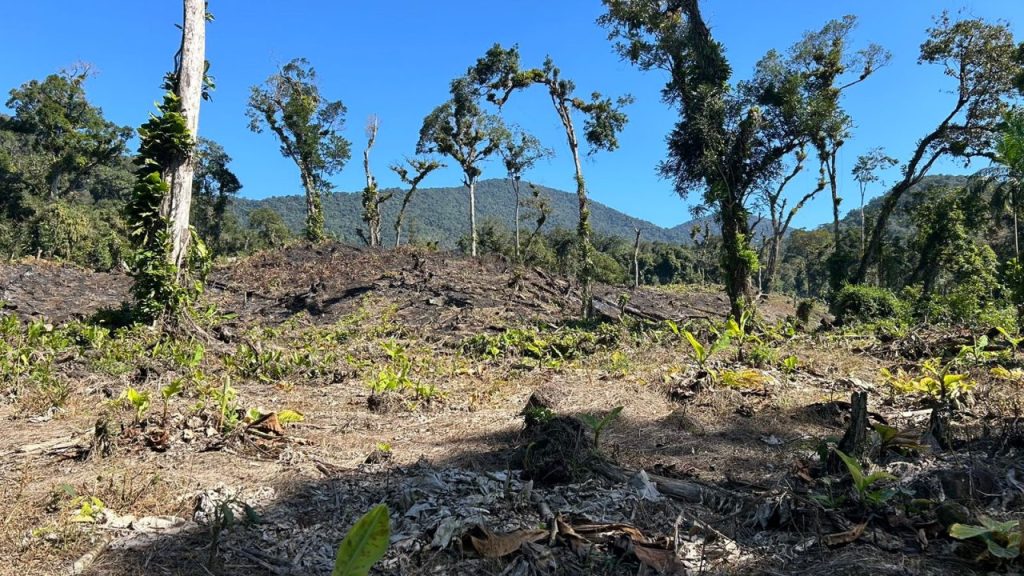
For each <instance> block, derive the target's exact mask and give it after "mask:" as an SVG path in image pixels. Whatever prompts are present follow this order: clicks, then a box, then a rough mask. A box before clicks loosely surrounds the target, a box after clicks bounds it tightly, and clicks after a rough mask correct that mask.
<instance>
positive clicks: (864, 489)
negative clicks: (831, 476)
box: [832, 448, 896, 506]
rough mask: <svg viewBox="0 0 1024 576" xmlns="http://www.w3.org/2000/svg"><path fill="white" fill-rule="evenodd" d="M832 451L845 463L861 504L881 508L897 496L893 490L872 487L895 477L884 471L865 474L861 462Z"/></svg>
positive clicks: (836, 449)
mask: <svg viewBox="0 0 1024 576" xmlns="http://www.w3.org/2000/svg"><path fill="white" fill-rule="evenodd" d="M832 450H833V452H835V454H836V456H838V457H839V459H840V460H842V461H843V464H845V465H846V470H847V471H848V472H849V473H850V479H851V480H853V490H854V492H855V493H856V495H857V499H858V500H859V501H860V502H861V503H863V504H866V505H868V506H879V505H882V504H884V503H886V502H888V501H889V500H890V499H891V498H892V497H893V495H894V494H895V492H894V491H893V490H890V489H885V488H883V489H877V490H876V489H873V488H872V487H873V486H874V485H875V484H877V483H879V482H883V481H885V480H895V479H896V477H895V476H893V475H892V474H889V473H888V472H886V471H884V470H878V471H876V472H872V473H871V474H864V469H863V468H862V467H861V465H860V462H858V461H857V460H856V459H854V458H851V457H850V456H847V455H846V454H844V453H843V451H842V450H839V449H838V448H833V449H832Z"/></svg>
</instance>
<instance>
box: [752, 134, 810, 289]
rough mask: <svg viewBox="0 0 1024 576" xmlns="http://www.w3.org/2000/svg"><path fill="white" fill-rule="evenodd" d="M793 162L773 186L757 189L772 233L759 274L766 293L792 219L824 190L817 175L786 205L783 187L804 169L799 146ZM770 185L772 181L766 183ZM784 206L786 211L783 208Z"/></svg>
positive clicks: (774, 276)
mask: <svg viewBox="0 0 1024 576" xmlns="http://www.w3.org/2000/svg"><path fill="white" fill-rule="evenodd" d="M795 160H796V164H794V165H793V168H792V170H790V171H789V172H787V173H786V174H785V175H784V176H782V179H781V180H780V181H779V182H778V184H777V185H774V186H771V185H769V186H765V187H763V189H762V191H761V202H763V203H764V204H765V205H766V207H767V208H768V217H769V221H770V223H771V226H772V233H771V236H769V237H768V238H767V239H766V240H767V246H766V248H767V249H768V257H767V258H766V261H765V267H764V274H763V275H762V282H761V291H762V292H764V293H765V294H770V293H771V292H772V291H773V290H774V289H775V280H776V276H777V275H778V270H779V264H781V263H782V245H783V242H784V241H785V239H786V233H787V232H788V231H789V227H790V225H791V224H792V223H793V218H794V217H796V215H797V213H798V212H800V209H801V208H803V207H804V205H805V204H807V202H809V201H810V200H812V199H813V198H814V197H815V196H817V195H818V193H819V192H821V191H822V190H824V189H825V179H824V178H818V184H817V186H815V187H814V188H812V189H811V190H809V191H808V192H806V193H804V195H803V196H801V197H800V199H799V200H797V201H796V203H795V204H793V205H792V206H790V205H789V198H787V197H786V195H785V192H786V188H787V186H789V184H790V183H791V182H792V181H793V179H794V178H796V177H797V175H799V174H800V172H801V171H802V170H803V168H804V162H805V161H806V160H807V153H806V152H805V150H804V148H803V147H801V148H800V149H798V150H797V152H796V157H795ZM770 184H774V183H770ZM787 208H788V210H787Z"/></svg>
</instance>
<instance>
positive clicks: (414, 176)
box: [391, 158, 444, 248]
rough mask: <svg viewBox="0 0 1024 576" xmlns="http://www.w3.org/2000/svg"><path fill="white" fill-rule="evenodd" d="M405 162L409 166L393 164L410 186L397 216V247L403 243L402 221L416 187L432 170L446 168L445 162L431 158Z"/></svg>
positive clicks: (396, 172) (394, 170)
mask: <svg viewBox="0 0 1024 576" xmlns="http://www.w3.org/2000/svg"><path fill="white" fill-rule="evenodd" d="M405 163H406V164H408V165H409V166H408V167H406V166H403V165H401V164H393V165H392V166H391V171H392V172H394V173H395V174H396V175H398V178H399V179H400V180H401V181H402V183H404V184H405V185H406V186H408V187H409V189H408V190H407V191H406V192H405V194H404V195H403V196H402V205H401V206H400V207H399V208H398V215H397V216H396V217H395V248H398V247H399V246H401V245H402V222H403V221H404V220H405V210H406V208H408V207H409V203H410V202H412V197H413V194H415V193H416V189H417V188H419V185H420V183H421V182H423V180H424V179H425V178H426V177H427V176H429V175H430V173H431V172H433V171H434V170H437V169H438V168H444V164H441V163H440V162H438V161H437V160H431V159H429V158H412V159H411V160H406V161H405Z"/></svg>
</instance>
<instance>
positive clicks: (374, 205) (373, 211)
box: [363, 116, 381, 248]
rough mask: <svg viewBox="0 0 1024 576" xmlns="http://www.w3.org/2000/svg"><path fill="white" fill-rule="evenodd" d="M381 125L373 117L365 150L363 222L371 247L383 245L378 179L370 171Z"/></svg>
mask: <svg viewBox="0 0 1024 576" xmlns="http://www.w3.org/2000/svg"><path fill="white" fill-rule="evenodd" d="M379 126H380V123H379V122H378V121H377V117H376V116H371V117H370V120H369V121H368V122H367V124H366V148H364V149H363V172H364V173H365V174H366V188H365V189H364V190H363V221H364V222H366V227H367V228H368V230H369V240H370V247H371V248H377V247H378V246H380V245H381V238H380V202H379V200H378V198H379V194H378V192H377V179H376V178H374V177H373V171H372V170H370V150H372V149H373V145H374V143H375V142H376V141H377V129H378V128H379Z"/></svg>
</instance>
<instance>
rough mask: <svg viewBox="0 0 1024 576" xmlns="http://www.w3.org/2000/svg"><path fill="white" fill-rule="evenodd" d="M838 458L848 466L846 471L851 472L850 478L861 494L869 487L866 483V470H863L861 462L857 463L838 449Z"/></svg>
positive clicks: (836, 450)
mask: <svg viewBox="0 0 1024 576" xmlns="http://www.w3.org/2000/svg"><path fill="white" fill-rule="evenodd" d="M835 453H836V456H839V459H840V460H842V461H843V464H846V469H847V470H849V471H850V477H851V478H853V483H854V485H855V486H857V490H858V491H859V492H863V491H864V488H866V487H867V486H868V485H867V484H866V483H865V482H864V469H863V468H861V466H860V462H857V461H856V460H854V459H853V458H850V457H849V456H847V455H846V454H844V453H843V451H842V450H839V449H838V448H836V449H835Z"/></svg>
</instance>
